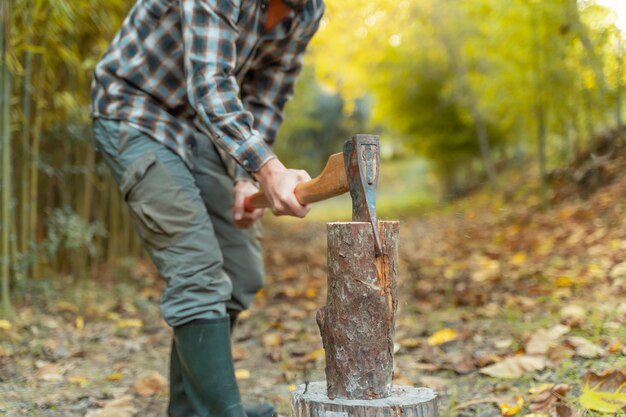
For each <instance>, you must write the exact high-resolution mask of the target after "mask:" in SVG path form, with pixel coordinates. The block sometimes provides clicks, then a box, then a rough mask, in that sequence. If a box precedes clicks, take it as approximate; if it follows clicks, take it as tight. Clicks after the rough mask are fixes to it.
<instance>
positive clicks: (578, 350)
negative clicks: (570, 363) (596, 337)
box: [567, 336, 606, 359]
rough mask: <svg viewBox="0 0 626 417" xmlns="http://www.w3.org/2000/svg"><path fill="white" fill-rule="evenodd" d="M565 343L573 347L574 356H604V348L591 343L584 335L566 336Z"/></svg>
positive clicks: (589, 357) (588, 357)
mask: <svg viewBox="0 0 626 417" xmlns="http://www.w3.org/2000/svg"><path fill="white" fill-rule="evenodd" d="M567 343H568V344H569V345H570V346H572V347H573V348H574V350H575V354H576V356H580V357H582V358H587V359H591V358H597V357H600V356H604V355H605V354H606V351H605V350H604V349H602V348H601V347H600V346H598V345H596V344H593V343H592V342H590V341H589V340H587V339H585V338H584V337H580V336H571V337H568V338H567Z"/></svg>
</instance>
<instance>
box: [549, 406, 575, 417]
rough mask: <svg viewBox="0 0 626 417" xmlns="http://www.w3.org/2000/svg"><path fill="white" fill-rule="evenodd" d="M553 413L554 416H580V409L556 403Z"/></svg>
mask: <svg viewBox="0 0 626 417" xmlns="http://www.w3.org/2000/svg"><path fill="white" fill-rule="evenodd" d="M555 414H556V417H581V414H580V411H578V410H574V409H573V408H572V407H570V406H568V405H566V404H557V405H556V407H555Z"/></svg>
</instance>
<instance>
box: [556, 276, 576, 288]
mask: <svg viewBox="0 0 626 417" xmlns="http://www.w3.org/2000/svg"><path fill="white" fill-rule="evenodd" d="M555 284H556V286H557V288H569V287H572V286H574V284H575V282H574V280H573V279H572V278H570V277H566V276H562V277H558V278H557V279H556V283H555Z"/></svg>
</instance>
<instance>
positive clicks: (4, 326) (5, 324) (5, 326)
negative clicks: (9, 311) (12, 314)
mask: <svg viewBox="0 0 626 417" xmlns="http://www.w3.org/2000/svg"><path fill="white" fill-rule="evenodd" d="M0 330H11V322H10V321H8V320H0Z"/></svg>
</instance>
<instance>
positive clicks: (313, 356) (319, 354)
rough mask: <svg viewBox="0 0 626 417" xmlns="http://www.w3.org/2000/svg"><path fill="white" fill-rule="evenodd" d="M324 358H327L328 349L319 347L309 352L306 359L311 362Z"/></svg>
mask: <svg viewBox="0 0 626 417" xmlns="http://www.w3.org/2000/svg"><path fill="white" fill-rule="evenodd" d="M324 358H326V350H324V348H319V349H317V350H314V351H313V352H309V353H308V354H307V355H306V360H307V361H310V362H315V361H316V360H318V359H324Z"/></svg>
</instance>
